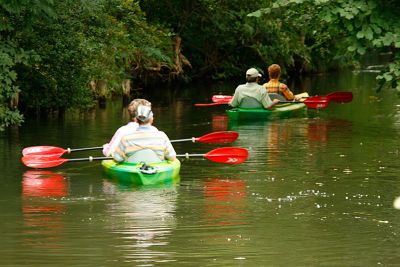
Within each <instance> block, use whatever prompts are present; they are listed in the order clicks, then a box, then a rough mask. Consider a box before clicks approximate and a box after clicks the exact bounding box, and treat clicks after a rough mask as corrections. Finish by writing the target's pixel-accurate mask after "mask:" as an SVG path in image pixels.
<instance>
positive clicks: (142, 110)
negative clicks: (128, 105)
mask: <svg viewBox="0 0 400 267" xmlns="http://www.w3.org/2000/svg"><path fill="white" fill-rule="evenodd" d="M135 118H136V119H138V120H140V121H141V122H146V121H148V120H149V119H151V118H153V112H152V111H151V107H149V106H144V105H139V106H138V107H137V109H136V112H135Z"/></svg>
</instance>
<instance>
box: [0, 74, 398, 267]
mask: <svg viewBox="0 0 400 267" xmlns="http://www.w3.org/2000/svg"><path fill="white" fill-rule="evenodd" d="M375 76H376V73H373V72H372V73H371V72H357V73H355V72H346V73H335V74H327V75H321V76H315V77H313V78H312V79H310V78H309V79H304V80H303V81H302V82H301V84H300V85H301V86H300V85H299V86H298V87H297V88H299V89H298V90H293V91H295V93H300V92H303V91H307V92H309V94H310V95H325V94H328V93H330V92H333V91H351V92H353V94H354V99H353V101H352V102H351V103H348V104H336V103H330V104H329V106H328V107H327V108H326V109H321V110H311V109H309V110H308V115H306V116H304V117H298V118H290V119H282V120H273V121H267V122H253V123H243V124H230V123H228V121H227V120H226V116H225V112H224V111H225V108H226V107H224V106H223V105H221V106H214V107H194V106H193V103H197V102H207V101H210V99H211V95H213V94H219V93H222V94H232V92H233V87H232V86H228V85H227V84H224V83H222V84H219V85H216V86H211V87H209V86H203V87H202V86H197V87H193V88H191V87H190V86H188V88H183V90H181V91H179V92H172V93H166V92H165V93H163V94H162V95H154V96H149V97H148V98H149V99H150V100H151V101H152V102H153V107H154V114H155V123H154V124H155V125H156V126H157V127H158V128H159V129H162V130H163V131H165V132H166V133H167V135H168V136H169V137H170V139H182V138H190V137H193V136H195V137H198V136H201V135H203V134H206V133H209V132H213V131H223V130H233V131H237V132H238V133H239V135H240V136H239V139H238V140H237V141H236V142H235V143H233V144H229V146H239V147H245V148H247V149H248V150H249V159H248V160H247V161H246V162H245V163H243V164H240V165H223V164H219V163H215V162H211V161H209V160H206V159H201V158H191V159H189V160H182V169H181V175H180V181H179V183H178V184H176V185H169V186H145V187H132V186H126V185H123V184H118V183H115V182H113V181H110V180H109V179H107V177H106V176H105V175H104V173H103V172H102V168H101V165H100V162H98V161H97V162H80V163H65V164H63V165H61V166H59V167H55V168H51V169H42V170H35V169H29V168H27V167H25V166H23V164H22V163H21V162H20V158H21V150H22V149H23V148H24V147H27V146H33V145H53V146H59V147H63V148H68V147H71V148H79V147H93V146H99V145H102V144H103V143H105V142H107V140H109V139H110V138H111V136H112V134H113V133H114V131H115V130H116V129H117V128H118V127H119V126H121V125H123V124H124V123H126V121H127V120H128V113H127V110H126V108H125V107H124V105H123V104H122V101H121V100H120V99H116V100H114V101H109V102H108V103H107V105H106V107H105V108H97V109H96V110H94V111H91V112H82V113H80V112H74V113H68V114H66V115H65V117H63V118H58V117H55V118H38V119H32V118H30V119H27V120H26V122H25V123H24V124H23V125H22V126H21V127H18V128H13V129H9V130H7V131H6V132H4V133H1V135H0V136H1V139H0V151H1V153H0V157H1V161H0V166H1V170H2V171H1V180H2V186H1V187H0V201H1V213H0V214H1V215H0V216H1V220H0V226H1V227H0V228H1V232H2V233H1V243H0V251H1V252H0V255H1V257H0V265H1V266H55V267H57V266H398V265H399V263H400V253H399V247H400V239H399V234H400V230H399V229H400V210H397V209H395V208H394V207H393V201H394V200H395V199H396V198H397V197H399V196H400V177H399V174H400V152H399V150H400V143H399V140H400V99H399V98H398V96H397V95H396V92H395V91H394V90H387V89H384V90H383V91H382V92H381V93H380V94H376V93H375V89H376V88H375ZM219 146H224V145H219ZM174 147H175V150H176V151H177V152H178V153H179V154H183V153H186V152H188V153H206V152H208V151H210V150H211V149H213V148H216V147H218V145H209V144H208V145H207V144H201V143H194V144H193V143H190V142H182V143H176V144H174ZM87 155H93V156H100V152H99V151H95V152H93V151H91V152H75V153H74V154H71V156H70V157H83V156H87Z"/></svg>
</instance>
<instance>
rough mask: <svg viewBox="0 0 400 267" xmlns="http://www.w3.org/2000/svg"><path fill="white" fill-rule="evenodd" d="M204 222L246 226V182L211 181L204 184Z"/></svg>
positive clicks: (230, 180) (231, 180)
mask: <svg viewBox="0 0 400 267" xmlns="http://www.w3.org/2000/svg"><path fill="white" fill-rule="evenodd" d="M203 194H204V198H205V205H206V207H205V210H206V212H205V221H207V222H209V223H210V224H212V225H240V224H246V217H245V215H246V213H247V212H246V198H247V192H246V182H245V181H243V180H234V179H212V180H208V181H205V182H204V186H203Z"/></svg>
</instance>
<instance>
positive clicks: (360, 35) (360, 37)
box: [356, 31, 364, 39]
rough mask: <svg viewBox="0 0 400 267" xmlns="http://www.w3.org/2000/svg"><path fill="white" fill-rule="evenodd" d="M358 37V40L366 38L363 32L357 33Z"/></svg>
mask: <svg viewBox="0 0 400 267" xmlns="http://www.w3.org/2000/svg"><path fill="white" fill-rule="evenodd" d="M356 37H357V38H358V39H362V38H364V32H363V31H359V32H357V34H356Z"/></svg>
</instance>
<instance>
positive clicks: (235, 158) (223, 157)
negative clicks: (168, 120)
mask: <svg viewBox="0 0 400 267" xmlns="http://www.w3.org/2000/svg"><path fill="white" fill-rule="evenodd" d="M248 155H249V152H248V151H247V149H245V148H240V147H220V148H216V149H213V150H211V151H209V152H208V153H206V154H188V153H186V154H181V155H176V156H177V157H186V158H189V157H204V158H206V159H208V160H211V161H214V162H218V163H225V164H240V163H243V162H244V161H246V160H247V157H248Z"/></svg>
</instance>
